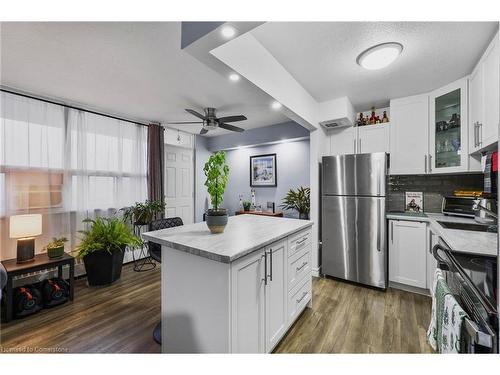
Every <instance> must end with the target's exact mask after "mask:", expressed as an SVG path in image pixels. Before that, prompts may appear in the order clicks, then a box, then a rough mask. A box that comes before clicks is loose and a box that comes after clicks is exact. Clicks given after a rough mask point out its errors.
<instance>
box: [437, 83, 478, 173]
mask: <svg viewBox="0 0 500 375" xmlns="http://www.w3.org/2000/svg"><path fill="white" fill-rule="evenodd" d="M467 124H468V121H467V79H466V78H463V79H460V80H458V81H455V82H453V83H451V84H449V85H447V86H445V87H442V88H440V89H438V90H435V91H433V92H432V93H431V94H430V121H429V125H430V129H429V135H430V139H429V141H430V142H429V146H430V147H429V152H430V155H429V160H428V163H429V171H430V172H431V173H450V172H463V171H467V170H468V164H467V163H468V147H467V145H468V138H467V137H468V134H467V133H468V132H467Z"/></svg>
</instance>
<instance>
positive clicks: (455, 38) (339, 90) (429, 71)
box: [252, 22, 498, 110]
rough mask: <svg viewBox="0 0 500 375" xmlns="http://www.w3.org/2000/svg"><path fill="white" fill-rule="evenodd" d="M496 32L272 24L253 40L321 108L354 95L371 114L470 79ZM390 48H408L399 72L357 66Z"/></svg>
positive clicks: (477, 27)
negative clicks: (379, 48) (373, 50)
mask: <svg viewBox="0 0 500 375" xmlns="http://www.w3.org/2000/svg"><path fill="white" fill-rule="evenodd" d="M496 30H498V22H456V23H455V22H453V23H451V22H269V23H265V24H263V25H262V26H259V27H258V28H256V29H254V30H252V34H253V35H254V36H255V37H256V38H257V39H258V40H259V41H260V42H261V43H262V44H263V46H264V47H265V48H266V49H268V50H269V52H271V53H272V54H273V56H274V57H275V58H276V59H277V60H278V61H279V62H280V63H281V64H282V65H283V67H284V68H285V69H286V70H288V72H289V73H290V74H292V75H293V76H294V78H295V79H296V80H297V81H298V82H299V83H300V84H301V85H302V86H303V87H304V88H305V89H306V90H307V91H308V92H309V93H310V94H311V95H312V96H313V97H314V98H315V99H316V100H317V101H319V102H322V101H325V100H329V99H334V98H338V97H341V96H348V97H349V98H350V99H351V101H352V103H353V104H354V106H355V107H356V109H357V110H364V109H368V108H369V107H371V106H372V105H375V106H384V105H386V104H387V103H388V101H389V99H391V98H398V97H403V96H408V95H413V94H419V93H423V92H427V91H431V90H433V89H435V88H437V87H440V86H443V85H445V84H447V83H449V82H452V81H454V80H456V79H458V78H461V77H463V76H465V75H467V74H469V73H470V72H471V70H472V68H473V66H474V64H475V63H476V62H477V61H478V59H479V57H480V56H481V53H482V51H484V49H485V48H486V46H487V45H488V43H489V41H490V40H491V38H492V37H493V36H494V34H495V32H496ZM388 41H395V42H400V43H402V44H403V46H404V50H403V53H402V55H401V56H400V57H399V58H398V59H397V60H396V61H395V62H394V63H393V64H392V65H390V66H389V67H387V68H385V69H382V70H378V71H369V70H365V69H363V68H361V67H360V66H359V65H357V64H356V57H357V56H358V55H359V53H361V52H362V51H364V50H365V49H367V48H369V47H371V46H373V45H376V44H379V43H383V42H388Z"/></svg>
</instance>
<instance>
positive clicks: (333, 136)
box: [328, 126, 357, 155]
mask: <svg viewBox="0 0 500 375" xmlns="http://www.w3.org/2000/svg"><path fill="white" fill-rule="evenodd" d="M356 129H357V128H356V127H353V126H349V127H345V128H340V129H335V130H330V131H329V133H328V135H329V137H330V153H329V155H347V154H354V153H356V143H357V139H356V138H357V137H356Z"/></svg>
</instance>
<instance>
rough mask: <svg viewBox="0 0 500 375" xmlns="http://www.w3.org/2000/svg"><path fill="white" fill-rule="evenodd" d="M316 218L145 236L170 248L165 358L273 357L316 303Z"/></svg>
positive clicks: (165, 260) (166, 252)
mask: <svg viewBox="0 0 500 375" xmlns="http://www.w3.org/2000/svg"><path fill="white" fill-rule="evenodd" d="M311 226H312V222H311V221H308V220H297V219H287V218H275V217H262V216H255V215H239V216H233V217H230V218H229V221H228V224H227V227H226V229H225V231H224V233H221V234H211V233H210V231H209V230H208V228H207V226H206V223H204V222H202V223H196V224H191V225H185V226H181V227H175V228H168V229H163V230H159V231H154V232H147V233H144V234H143V238H144V239H145V240H148V241H152V242H155V243H158V244H160V245H162V267H161V268H162V269H161V300H162V307H161V311H162V352H163V353H269V352H271V351H272V350H273V348H274V347H275V346H276V344H277V343H278V342H279V341H280V340H281V338H282V337H283V335H284V334H285V333H286V331H287V330H288V329H289V328H290V326H291V325H292V324H293V322H294V321H295V320H296V319H297V318H298V316H299V315H300V313H301V312H302V311H303V310H304V308H306V306H307V305H308V304H310V303H311V288H312V276H311V249H312V246H311Z"/></svg>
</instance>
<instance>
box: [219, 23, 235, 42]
mask: <svg viewBox="0 0 500 375" xmlns="http://www.w3.org/2000/svg"><path fill="white" fill-rule="evenodd" d="M220 32H221V34H222V36H223V37H224V38H227V39H229V38H232V37H233V36H235V34H236V30H235V29H234V27H232V26H224V27H223V28H222V29H221V31H220Z"/></svg>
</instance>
